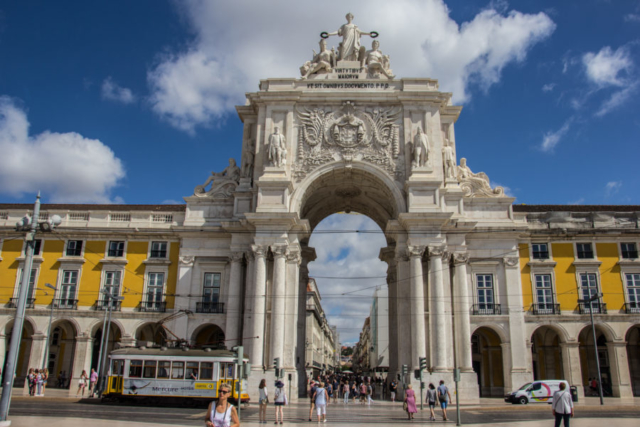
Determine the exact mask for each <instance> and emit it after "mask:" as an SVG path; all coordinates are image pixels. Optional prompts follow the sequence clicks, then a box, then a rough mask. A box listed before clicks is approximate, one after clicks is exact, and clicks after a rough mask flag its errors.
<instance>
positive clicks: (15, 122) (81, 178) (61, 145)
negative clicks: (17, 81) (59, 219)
mask: <svg viewBox="0 0 640 427" xmlns="http://www.w3.org/2000/svg"><path fill="white" fill-rule="evenodd" d="M0 153H2V156H0V193H4V194H10V195H12V196H20V195H22V194H24V193H35V192H37V191H39V190H42V192H43V195H45V196H49V197H48V198H50V200H51V201H52V202H72V203H109V202H111V201H112V200H111V198H110V197H109V193H110V192H111V190H112V189H113V188H114V187H115V186H116V185H117V184H118V182H119V181H120V180H121V179H122V178H124V176H125V171H124V167H123V166H122V162H121V161H120V159H118V158H117V157H116V156H115V155H114V153H113V151H112V150H111V149H110V148H109V147H107V146H106V145H105V144H103V143H102V142H100V141H98V140H97V139H89V138H85V137H83V136H82V135H80V134H78V133H75V132H67V133H57V132H51V131H44V132H42V133H40V134H38V135H33V136H29V121H28V120H27V114H26V112H25V111H24V110H23V109H21V108H20V107H18V106H17V105H16V103H15V102H14V101H13V100H12V99H11V98H9V97H7V96H0Z"/></svg>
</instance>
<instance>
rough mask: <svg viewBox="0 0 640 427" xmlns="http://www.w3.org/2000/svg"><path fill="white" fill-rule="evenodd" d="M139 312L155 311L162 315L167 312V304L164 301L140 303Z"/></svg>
mask: <svg viewBox="0 0 640 427" xmlns="http://www.w3.org/2000/svg"><path fill="white" fill-rule="evenodd" d="M139 308H140V311H155V312H158V313H164V312H165V311H167V303H166V302H165V301H140V307H139Z"/></svg>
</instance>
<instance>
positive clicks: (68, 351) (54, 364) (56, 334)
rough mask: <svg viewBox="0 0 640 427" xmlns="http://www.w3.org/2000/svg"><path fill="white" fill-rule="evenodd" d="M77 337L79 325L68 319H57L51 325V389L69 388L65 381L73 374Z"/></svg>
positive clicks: (49, 363) (49, 364)
mask: <svg viewBox="0 0 640 427" xmlns="http://www.w3.org/2000/svg"><path fill="white" fill-rule="evenodd" d="M77 336H78V329H77V325H76V324H75V323H74V322H72V321H70V320H68V319H57V320H55V321H54V322H53V323H52V324H51V336H50V337H49V362H48V364H47V368H48V369H49V375H50V376H51V378H52V380H51V381H50V382H49V386H50V387H61V388H68V387H69V383H68V382H67V381H66V380H64V379H65V378H67V379H68V378H69V376H70V375H71V372H73V362H74V357H75V353H76V345H77V340H76V337H77ZM45 357H46V355H45ZM53 378H55V379H56V380H53ZM58 378H59V380H58Z"/></svg>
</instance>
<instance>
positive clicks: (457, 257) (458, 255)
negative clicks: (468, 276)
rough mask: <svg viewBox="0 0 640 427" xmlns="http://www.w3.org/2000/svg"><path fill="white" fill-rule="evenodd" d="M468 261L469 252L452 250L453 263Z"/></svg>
mask: <svg viewBox="0 0 640 427" xmlns="http://www.w3.org/2000/svg"><path fill="white" fill-rule="evenodd" d="M468 262H469V254H468V253H467V252H454V253H453V264H454V265H458V264H466V263H468Z"/></svg>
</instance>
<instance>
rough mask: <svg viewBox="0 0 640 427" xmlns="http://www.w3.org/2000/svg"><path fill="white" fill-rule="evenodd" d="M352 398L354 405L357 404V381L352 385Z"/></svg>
mask: <svg viewBox="0 0 640 427" xmlns="http://www.w3.org/2000/svg"><path fill="white" fill-rule="evenodd" d="M351 397H353V403H356V399H357V398H358V387H356V382H355V381H353V382H352V383H351Z"/></svg>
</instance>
